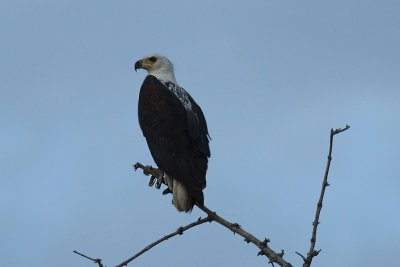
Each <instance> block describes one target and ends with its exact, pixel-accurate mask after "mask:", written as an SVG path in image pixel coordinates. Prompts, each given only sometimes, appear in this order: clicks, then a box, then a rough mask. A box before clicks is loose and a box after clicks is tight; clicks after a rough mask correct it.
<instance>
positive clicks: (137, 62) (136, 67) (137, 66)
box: [135, 60, 143, 72]
mask: <svg viewBox="0 0 400 267" xmlns="http://www.w3.org/2000/svg"><path fill="white" fill-rule="evenodd" d="M142 67H143V66H142V61H141V60H138V61H136V63H135V71H136V72H137V70H138V69H141V68H142Z"/></svg>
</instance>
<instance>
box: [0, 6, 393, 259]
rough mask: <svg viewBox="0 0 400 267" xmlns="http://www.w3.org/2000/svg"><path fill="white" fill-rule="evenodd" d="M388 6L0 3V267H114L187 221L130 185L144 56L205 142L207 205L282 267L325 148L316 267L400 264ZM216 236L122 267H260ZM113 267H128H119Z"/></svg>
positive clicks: (208, 230) (217, 231) (315, 192)
mask: <svg viewBox="0 0 400 267" xmlns="http://www.w3.org/2000/svg"><path fill="white" fill-rule="evenodd" d="M399 14H400V2H399V1H390V0H388V1H371V0H363V1H355V0H346V1H342V0H339V1H282V0H279V1H275V0H268V1H267V0H262V1H261V0H260V1H247V2H246V1H175V2H173V1H146V2H145V1H141V2H139V1H127V0H121V1H93V0H88V1H81V0H80V1H75V0H73V1H71V0H68V1H66V0H60V1H50V0H37V1H34V0H17V1H15V0H13V1H11V0H3V1H1V2H0V34H1V36H0V76H1V78H0V262H1V263H0V264H1V266H5V267H20V266H59V267H66V266H78V267H81V266H82V267H83V266H94V264H93V263H91V262H89V261H87V260H86V259H84V258H81V257H79V256H77V255H75V254H73V253H72V251H73V250H78V251H81V252H83V253H86V254H88V255H90V256H93V257H100V258H102V259H103V261H104V263H105V264H106V265H107V266H109V267H110V266H115V265H116V264H117V263H120V262H122V261H123V260H125V259H126V258H128V257H129V256H131V255H133V254H134V253H136V252H137V251H139V250H141V249H142V248H143V247H145V246H146V245H147V244H148V243H150V242H152V241H154V240H156V239H158V238H160V237H161V236H163V235H165V234H167V233H169V232H172V231H174V230H175V229H176V228H178V227H179V226H181V225H185V224H187V223H190V222H192V221H194V220H196V219H197V218H198V217H199V216H203V215H204V214H203V213H202V212H201V211H199V210H198V209H197V208H195V209H194V210H193V212H192V213H191V214H182V213H178V212H177V211H176V210H175V208H174V207H173V206H172V205H171V197H170V196H162V195H161V191H158V190H156V189H154V188H149V187H148V186H147V182H148V178H147V177H144V176H143V175H142V174H141V173H139V172H136V173H135V172H134V171H133V168H132V164H133V163H134V162H136V161H140V162H143V163H145V164H153V160H152V159H151V155H150V153H149V151H148V148H147V144H146V141H145V139H144V137H143V136H142V133H141V130H140V128H139V125H138V121H137V100H138V93H139V88H140V85H141V83H142V81H143V79H144V77H145V72H144V71H139V72H138V73H135V72H134V69H133V64H134V62H135V61H136V60H138V59H140V58H141V57H142V56H144V55H147V54H150V53H153V52H159V53H162V54H164V55H166V56H167V57H169V58H170V60H171V61H172V62H173V63H174V64H175V66H176V73H175V74H176V78H177V80H178V82H179V83H180V85H181V86H183V87H184V88H186V89H187V90H188V91H189V92H190V93H191V95H192V96H193V97H194V98H195V99H196V101H197V102H198V103H199V104H200V105H201V106H202V108H203V110H204V113H205V115H206V118H207V121H208V126H209V130H210V134H211V136H212V142H211V151H212V156H211V159H210V163H209V171H208V175H207V188H206V190H205V203H206V205H207V206H208V207H209V208H211V209H213V210H216V211H217V212H218V213H219V214H220V215H222V216H223V217H225V218H226V219H228V220H231V221H233V222H238V223H240V224H241V225H242V226H243V227H244V229H246V230H248V231H249V232H251V233H252V234H254V235H255V236H257V237H258V238H259V239H263V238H264V237H267V238H270V239H271V243H270V245H271V247H272V248H273V249H275V250H276V251H280V249H285V252H286V255H285V258H286V259H287V260H288V261H290V262H292V263H293V264H294V265H295V266H300V265H301V263H302V260H301V259H300V257H298V256H297V255H296V254H295V251H299V252H302V253H306V251H307V250H308V248H309V239H310V236H311V228H312V225H311V222H312V220H313V217H314V213H315V207H316V202H317V199H318V196H319V192H320V186H321V181H322V176H323V173H324V169H325V164H326V156H327V152H328V144H329V131H330V128H338V127H344V126H345V125H346V124H350V125H351V129H350V130H349V131H347V132H345V133H343V134H341V135H339V136H337V137H335V144H334V154H333V162H332V166H331V173H330V183H331V186H330V187H329V188H328V191H327V194H326V198H325V204H324V207H323V210H322V214H321V224H320V228H319V231H318V240H317V249H322V252H321V253H320V255H319V256H318V257H317V258H315V261H314V264H313V265H315V266H324V267H326V266H327V267H330V266H366V267H369V266H393V265H395V264H396V263H397V262H398V253H399V250H400V212H399V204H400V189H399V188H400V179H399V178H400V177H399V172H398V167H399V158H400V156H399V148H400V138H399V137H400V52H399V47H400V30H399V29H400V16H399ZM257 253H258V250H257V249H256V247H254V246H252V245H249V244H246V243H245V242H243V239H242V238H240V237H239V236H236V235H233V234H232V233H231V232H230V231H228V230H227V229H225V228H223V227H221V226H220V225H218V224H216V223H212V224H205V225H202V226H200V227H197V228H195V229H192V230H190V231H188V232H186V233H185V234H184V235H182V236H180V237H178V238H174V239H172V240H169V241H167V242H165V243H163V244H161V245H159V246H157V247H156V248H154V249H152V250H151V251H149V252H147V253H146V254H144V255H143V256H141V257H140V258H138V259H137V260H136V261H135V262H134V263H132V264H131V265H132V266H160V265H161V264H162V265H163V266H267V264H266V258H265V257H257V256H256V255H257ZM131 265H129V266H131Z"/></svg>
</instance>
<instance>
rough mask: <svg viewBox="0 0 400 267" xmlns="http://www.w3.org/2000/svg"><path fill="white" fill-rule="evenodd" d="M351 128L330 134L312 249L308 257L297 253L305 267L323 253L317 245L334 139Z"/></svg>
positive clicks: (312, 237)
mask: <svg viewBox="0 0 400 267" xmlns="http://www.w3.org/2000/svg"><path fill="white" fill-rule="evenodd" d="M349 128H350V126H349V125H346V127H345V128H343V129H341V128H338V129H336V130H333V129H331V134H330V139H329V153H328V160H327V162H326V168H325V174H324V178H323V180H322V187H321V193H320V196H319V200H318V204H317V210H316V212H315V217H314V221H313V223H312V225H313V229H312V234H311V239H310V241H311V244H310V249H309V251H308V253H307V257H304V256H303V255H302V254H300V253H299V252H296V253H297V254H298V255H299V256H300V257H302V258H303V261H304V263H303V267H309V266H311V263H312V260H313V258H314V257H315V256H317V255H318V254H319V253H320V252H321V250H315V243H316V242H317V229H318V225H319V216H320V214H321V209H322V203H323V201H324V195H325V189H326V188H327V187H328V186H329V183H328V175H329V168H330V166H331V161H332V147H333V137H334V136H335V135H336V134H339V133H341V132H344V131H346V130H348V129H349Z"/></svg>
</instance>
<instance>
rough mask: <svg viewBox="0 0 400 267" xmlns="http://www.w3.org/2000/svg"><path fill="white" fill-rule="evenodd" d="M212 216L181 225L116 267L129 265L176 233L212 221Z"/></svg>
mask: <svg viewBox="0 0 400 267" xmlns="http://www.w3.org/2000/svg"><path fill="white" fill-rule="evenodd" d="M211 220H212V219H211V217H210V216H207V217H206V218H203V219H202V218H201V217H200V218H199V219H198V220H197V221H195V222H192V223H190V224H188V225H186V226H181V227H179V228H178V229H177V230H176V231H175V232H172V233H170V234H168V235H166V236H164V237H162V238H160V239H158V240H156V241H154V242H153V243H151V244H149V245H148V246H147V247H145V248H144V249H142V250H141V251H139V252H138V253H136V254H135V255H133V256H132V257H130V258H129V259H127V260H125V261H123V262H121V263H120V264H118V265H116V266H115V267H122V266H127V265H128V263H129V262H131V261H133V260H134V259H136V258H137V257H139V256H140V255H142V254H143V253H145V252H146V251H148V250H150V249H151V248H153V247H154V246H157V245H158V244H160V243H161V242H163V241H165V240H167V239H169V238H171V237H173V236H176V235H182V234H183V232H185V231H187V230H189V229H190V228H192V227H195V226H197V225H200V224H203V223H205V222H211Z"/></svg>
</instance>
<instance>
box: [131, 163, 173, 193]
mask: <svg viewBox="0 0 400 267" xmlns="http://www.w3.org/2000/svg"><path fill="white" fill-rule="evenodd" d="M133 168H135V171H136V170H137V169H142V170H143V173H144V175H146V176H149V175H151V177H150V180H149V186H150V187H151V186H153V185H154V184H156V188H157V189H160V187H161V185H162V184H166V182H165V180H164V172H163V171H162V170H160V169H158V168H153V167H152V166H151V165H146V166H144V165H143V164H141V163H139V162H136V164H134V165H133Z"/></svg>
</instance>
